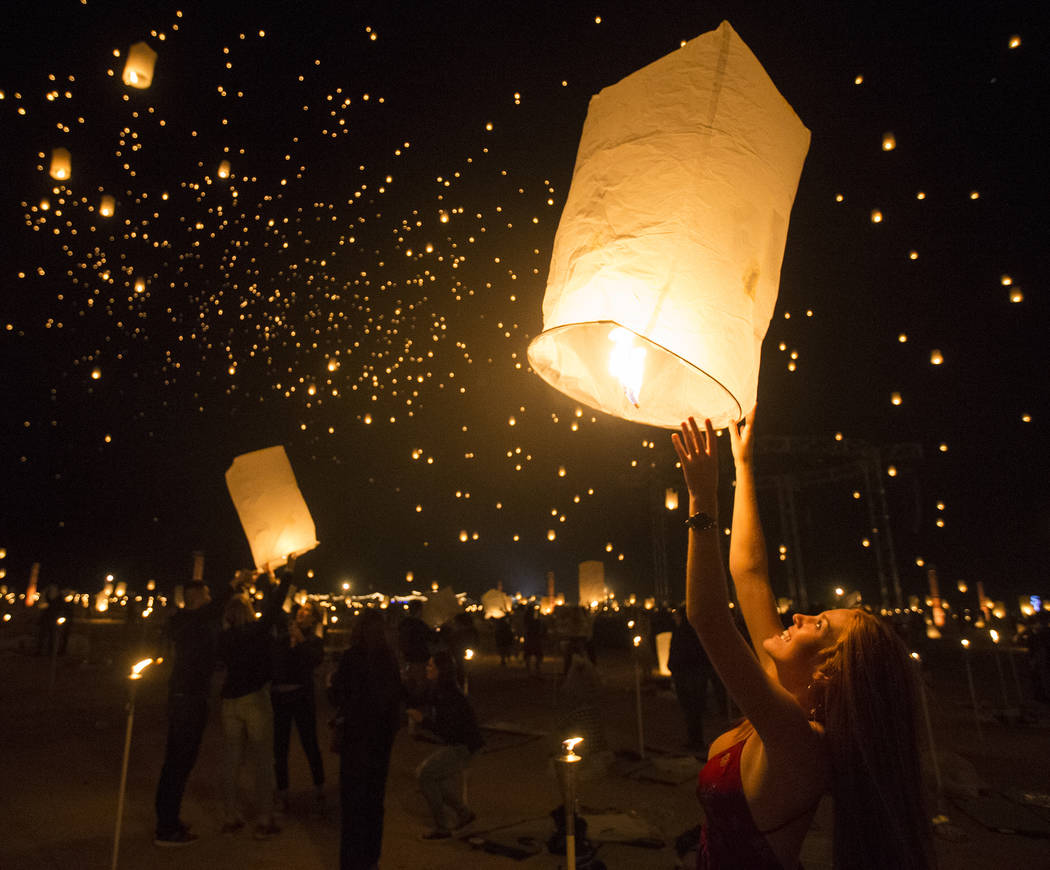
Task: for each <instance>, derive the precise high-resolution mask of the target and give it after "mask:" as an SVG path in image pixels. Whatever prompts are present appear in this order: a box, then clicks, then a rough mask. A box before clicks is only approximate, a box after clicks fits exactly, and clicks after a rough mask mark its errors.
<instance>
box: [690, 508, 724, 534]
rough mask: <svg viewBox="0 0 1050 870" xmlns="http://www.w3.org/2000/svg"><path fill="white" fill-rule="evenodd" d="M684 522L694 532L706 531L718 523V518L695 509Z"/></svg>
mask: <svg viewBox="0 0 1050 870" xmlns="http://www.w3.org/2000/svg"><path fill="white" fill-rule="evenodd" d="M685 524H686V525H687V526H688V527H689V528H691V529H692V530H693V531H694V532H706V531H707V530H708V529H713V528H715V526H717V525H718V520H717V519H715V518H714V517H713V516H711V515H710V514H707V513H704V512H703V511H697V512H696V513H695V514H693V515H692V516H691V517H689V519H687V520H686V521H685Z"/></svg>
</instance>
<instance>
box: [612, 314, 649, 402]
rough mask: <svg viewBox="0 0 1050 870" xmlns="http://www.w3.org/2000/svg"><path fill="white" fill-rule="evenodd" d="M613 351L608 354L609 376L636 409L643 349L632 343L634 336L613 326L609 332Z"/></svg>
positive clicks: (643, 365)
mask: <svg viewBox="0 0 1050 870" xmlns="http://www.w3.org/2000/svg"><path fill="white" fill-rule="evenodd" d="M609 341H611V342H612V343H613V349H612V351H611V352H610V354H609V374H611V375H612V376H613V377H614V378H616V379H617V380H618V381H619V382H620V385H621V386H622V387H623V394H624V396H626V397H627V401H628V402H630V403H631V404H632V405H634V407H636V408H637V407H638V397H639V395H640V394H641V392H642V380H643V378H644V376H645V348H644V347H642V346H640V345H636V344H635V343H634V334H633V333H632V332H631V331H630V330H629V329H624V328H623V327H622V326H614V327H613V328H612V330H610V332H609Z"/></svg>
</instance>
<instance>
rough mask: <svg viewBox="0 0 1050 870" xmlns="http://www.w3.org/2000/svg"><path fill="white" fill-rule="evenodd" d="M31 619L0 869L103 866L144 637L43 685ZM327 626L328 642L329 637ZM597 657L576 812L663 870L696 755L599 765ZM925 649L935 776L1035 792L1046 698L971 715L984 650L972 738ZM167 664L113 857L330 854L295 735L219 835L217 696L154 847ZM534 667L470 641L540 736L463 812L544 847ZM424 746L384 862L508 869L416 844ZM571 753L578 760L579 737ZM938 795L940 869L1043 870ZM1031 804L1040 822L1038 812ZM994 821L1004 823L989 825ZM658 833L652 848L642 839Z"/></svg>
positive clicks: (546, 748)
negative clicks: (652, 765)
mask: <svg viewBox="0 0 1050 870" xmlns="http://www.w3.org/2000/svg"><path fill="white" fill-rule="evenodd" d="M28 633H29V627H28V625H27V624H26V623H25V621H24V620H19V619H15V620H12V622H10V623H4V624H3V625H2V626H0V672H2V675H3V676H2V680H0V739H2V748H0V758H2V759H3V761H2V765H0V870H45V868H47V870H81V868H83V870H95V868H108V867H110V866H111V860H112V851H113V837H114V823H115V815H116V806H117V792H118V784H119V778H120V766H121V758H122V752H123V747H124V737H125V729H126V724H127V713H126V706H125V705H126V699H127V695H128V688H129V682H128V680H127V679H126V674H127V670H126V667H127V662H128V661H130V660H131V659H132V658H133V657H134V656H135V655H137V653H138V649H134V647H138V646H139V645H140V644H142V643H144V642H145V638H143V637H141V636H135V637H132V636H130V635H129V634H128V632H127V631H126V630H125V628H124V627H123V625H122V624H120V623H117V622H95V623H92V624H90V625H86V624H78V625H77V626H75V627H74V637H76V636H79V637H80V638H81V639H82V640H81V641H79V642H76V643H71V646H70V648H69V651H68V652H67V654H66V655H65V656H64V657H61V658H59V659H57V660H56V661H55V668H54V688H53V690H51V691H49V685H50V683H51V668H52V660H51V659H50V658H49V657H47V656H43V657H38V656H34V655H31V654H30V652H29V651H28V650H25V649H22V650H20V649H18V647H19V645H20V644H19V640H20V638H23V639H24V638H25V636H26V635H27V634H28ZM85 639H86V643H85V642H84V640H85ZM331 640H332V641H333V643H332V644H331V645H332V646H333V649H334V647H336V646H338V643H339V640H338V638H332V639H331ZM22 645H23V646H24V643H23V644H22ZM598 654H599V670H600V673H601V675H602V680H603V689H602V692H601V698H600V701H599V710H598V714H599V715H598V721H600V723H601V726H602V727H603V729H604V732H605V737H606V739H607V742H608V745H609V747H610V749H611V750H612V752H610V753H608V754H605V755H599V756H598V757H596V755H598V754H593V753H592V756H591V760H590V761H589V762H585V763H584V769H583V770H582V771H581V776H580V780H581V781H580V784H579V789H578V791H579V798H580V803H581V805H582V807H583V808H584V811H585V815H588V814H595V813H622V814H628V817H629V819H630V823H631V824H634V825H635V826H641V828H642V829H645V830H648V831H649V832H650V834H651V837H650V841H649V842H648V844H647V845H645V846H641V845H630V844H625V843H617V842H604V843H602V845H601V846H600V848H599V852H598V855H599V857H600V858H601V859H602V860H603V861H604V862H605V864H606V866H607V867H608V868H610V870H621V868H622V870H649V868H654V870H655V868H666V870H670V868H673V867H675V866H676V856H675V852H674V849H673V842H674V839H675V837H676V836H678V835H679V834H680V833H682V832H683V831H685V830H686V829H688V828H689V827H691V826H693V825H695V824H697V823H698V820H699V811H698V806H697V803H696V798H695V794H694V788H695V773H694V772H693V770H694V769H695V768H694V769H686V768H688V765H689V762H688V761H681V760H679V761H678V762H676V764H677V765H678V768H679V769H686V778H685V779H684V780H683V781H679V782H676V783H674V784H666V783H662V782H650V781H645V780H639V779H634V778H629V777H628V776H626V775H625V770H626V769H627V768H629V767H631V765H630V764H629V762H627V761H622V762H621V763H620V764H619V765H613V767H612V768H609V767H608V765H607V762H608V761H610V760H611V759H613V758H614V757H615V753H616V752H617V751H622V750H634V751H637V748H638V735H637V724H636V723H637V717H636V709H635V692H634V671H633V664H632V656H631V653H630V652H629V651H628V650H601V649H600V650H599V651H598ZM927 659H928V660H929V669H930V676H929V681H930V684H931V713H932V720H933V725H934V731H935V734H936V740H937V743H938V749H939V750H940V752H941V753H942V754H943V753H952V754H953V757H952V758H946V765H947V769H946V770H945V771H944V772H945V774H946V778H947V779H952V780H954V779H957V778H959V777H963V776H964V774H965V773H966V771H967V770H969V771H970V772H971V774H972V773H973V772H975V773H976V776H977V777H978V778H979V780H980V782H981V784H982V785H983V786H985V787H987V788H988V789H990V790H991V791H993V792H1000V791H1002V792H1016V791H1020V792H1028V793H1037V794H1042V795H1045V794H1046V793H1047V792H1050V753H1048V751H1047V750H1048V749H1050V739H1048V738H1050V730H1048V729H1047V728H1046V727H1045V722H1046V718H1045V711H1043V716H1044V718H1043V723H1044V724H1043V725H1042V726H1040V724H1039V723H1038V722H1037V721H1031V722H1028V723H1027V724H1022V723H1018V722H1014V723H1011V724H1003V723H1001V722H999V721H997V720H993V719H992V717H991V716H990V715H986V714H987V713H989V712H991V707H992V705H994V704H995V703H996V702H997V701H998V703H1000V704H1001V688H1000V684H999V683H998V677H997V675H996V671H995V669H994V668H993V660H992V659H991V658H990V657H989V658H987V659H986V660H983V661H982V660H980V658H979V657H978V658H976V659H975V667H976V683H977V686H978V693H979V695H980V698H981V700H982V701H983V702H984V704H985V706H986V707H987V708H988V709H987V710H985V711H984V713H983V714H982V719H983V721H982V722H981V734H980V735H978V733H977V723H976V722H975V717H974V712H973V708H972V706H971V705H970V703H969V697H970V696H969V692H968V688H967V683H966V679H965V671H964V669H963V666H962V659H961V657H959V656H957V655H954V651H953V650H949V649H948V648H947V647H945V648H944V649H942V650H940V651H937V652H935V653H933V654H931V655H928V656H927ZM167 667H168V665H167V664H161V665H158V666H155V667H154V668H151V669H150V670H149V671H147V674H146V678H145V679H143V680H141V681H140V682H139V684H138V689H137V697H136V704H135V710H134V713H135V716H134V729H133V736H132V744H131V756H130V767H129V775H128V786H127V801H126V808H125V814H124V819H123V834H122V837H121V843H120V853H119V866H120V867H122V868H135V870H139V868H150V870H168V868H211V867H216V868H218V867H227V866H231V865H236V864H238V863H243V864H245V865H248V866H251V867H252V868H253V870H268V868H281V870H286V868H290V867H294V868H296V870H315V868H316V870H320V868H328V870H332V868H336V867H337V866H338V860H337V847H338V792H337V788H336V783H337V780H338V756H336V755H332V754H327V753H326V755H325V765H326V772H327V774H328V782H329V784H328V787H327V809H326V811H325V812H324V813H323V814H319V813H318V812H317V811H316V808H315V807H314V802H313V796H312V788H311V786H310V779H309V774H308V770H307V767H306V762H305V758H304V757H303V754H302V751H301V749H300V747H299V745H298V743H297V738H295V737H293V743H292V752H291V779H292V789H291V806H290V809H289V813H288V815H287V817H286V818H285V820H284V823H283V830H282V832H281V834H280V835H278V836H277V837H275V838H274V839H272V840H269V841H266V842H256V841H254V840H253V839H252V838H251V835H250V832H247V833H246V832H242V833H240V834H238V835H235V836H223V835H221V834H220V833H219V827H220V825H221V822H222V804H221V794H220V782H219V776H220V773H219V771H220V766H221V765H220V762H221V734H220V729H219V723H218V721H217V718H218V717H217V707H218V705H217V704H213V706H212V718H211V721H210V722H209V725H208V729H207V732H206V734H205V739H204V745H203V748H202V751H201V755H200V758H199V760H198V762H197V766H196V768H195V770H194V772H193V775H192V777H191V779H190V783H189V787H188V790H187V794H186V799H185V801H184V803H183V818H184V820H185V821H186V822H187V823H189V824H190V825H191V826H192V828H193V830H194V831H195V832H196V833H198V834H199V835H200V840H199V841H198V842H197V843H195V844H193V845H192V846H189V847H186V848H182V849H158V848H156V847H155V846H154V845H153V842H152V834H153V824H154V815H153V794H154V789H155V787H156V782H157V776H158V773H159V771H160V766H161V762H162V756H163V751H164V734H165V727H166V722H165V710H164V700H165V693H166V682H167V676H168V672H167ZM544 667H545V671H546V675H545V676H544V677H542V678H537V677H535V676H530V675H529V674H527V672H526V671H525V669H524V668H523V667H522V665H521V664H520V663H519V662H516V661H515V662H513V663H512V664H511V665H510V666H508V667H501V666H500V664H499V661H498V659H497V657H496V656H495V655H494V653H492V652H491V650H489V651H486V650H485V648H484V644H483V649H482V651H481V653H480V655H479V656H478V657H477V658H476V659H475V661H474V662H473V663H472V666H471V673H470V693H471V698H472V699H473V701H474V704H475V706H476V708H477V711H478V717H479V720H480V721H481V722H482V723H490V724H491V723H510V724H512V725H513V726H515V727H516V728H518V729H520V730H522V731H528V732H542V734H544V735H546V736H533V735H531V734H511V733H507V732H506V731H490V732H487V738H488V744H487V746H486V749H485V750H484V751H483V752H482V753H481V754H480V755H478V756H476V757H475V759H474V761H473V765H472V768H471V770H470V773H469V777H468V781H467V789H468V796H469V801H470V803H471V805H472V807H473V808H474V810H475V811H476V813H477V816H478V818H477V821H476V822H475V823H474V824H473V825H472V826H471V827H470V828H469V829H468V832H469V833H472V834H476V835H480V836H485V835H486V832H493V833H492V834H491V838H493V839H501V840H502V841H504V842H506V841H507V840H508V837H509V838H510V841H511V842H513V841H514V840H515V838H516V837H517V836H526V835H528V836H531V837H532V838H533V840H534V841H536V842H538V843H539V844H540V845H542V844H543V843H544V841H545V840H546V837H547V836H548V835H549V834H550V833H551V832H552V831H553V825H552V823H551V822H550V819H549V817H548V813H549V812H550V811H551V810H552V809H553V808H555V807H556V806H557V805H558V804H560V802H561V798H560V794H559V790H558V785H557V781H556V778H555V775H554V772H553V765H552V762H551V760H550V759H551V755H552V753H553V752H554V749H555V747H556V741H557V738H558V735H559V734H560V726H561V725H562V724H563V721H564V715H565V710H564V700H565V699H564V698H559V695H558V692H557V691H556V684H557V680H556V671H559V670H560V667H561V661H560V658H557V659H555V658H548V659H547V661H546V662H545V666H544ZM711 701H712V703H711V704H710V705H709V712H708V720H707V723H706V725H707V734H708V736H709V738H710V737H713V736H715V735H716V734H717V733H718V730H719V729H720V728H722V727H724V725H725V724H726V719H725V714H723V713H721V712H719V710H718V705H717V704H716V703H714V701H715V699H714V698H712V699H711ZM322 706H323V702H322ZM642 706H643V723H644V730H645V743H646V746H647V747H649V749H648V750H647V754H648V755H649V756H650V757H654V756H655V757H656V758H659V759H663V758H671V757H673V756H675V755H679V756H680V755H682V749H683V744H684V740H685V731H684V727H683V725H682V722H681V717H680V714H679V711H678V707H677V704H676V702H675V700H674V696H673V694H672V693H671V692H670V690H669V688H668V687H667V686H666V685H665V684H663V683H661V681H659V680H649V681H647V682H646V683H645V685H644V690H643V697H642ZM322 742H324V736H323V735H322ZM430 749H431V747H430V746H428V745H427V744H425V743H421V742H418V741H416V740H414V739H412V737H411V736H410V735H409V734H408V733H407V732H406V731H404V730H402V732H401V733H400V734H399V735H398V738H397V742H396V744H395V746H394V752H393V758H392V762H391V771H390V777H389V781H388V785H387V795H386V817H385V833H384V841H383V858H382V867H383V868H384V870H401V868H404V870H409V868H411V870H417V868H428V870H463V868H464V867H470V868H475V867H476V868H505V870H509V868H511V867H513V866H515V865H516V864H517V863H519V862H518V861H516V860H515V859H513V858H510V857H504V856H501V855H495V854H488V853H486V852H484V851H481V850H479V849H477V848H473V847H472V846H471V845H470V844H469V843H467V842H464V841H462V840H459V839H456V840H452V841H444V842H440V843H424V842H421V841H420V840H419V835H420V834H421V833H422V832H423V831H424V830H426V828H427V827H428V813H427V809H426V805H425V803H424V801H423V798H422V796H421V795H420V793H419V791H418V789H417V787H416V784H415V780H414V776H413V771H414V769H415V767H416V765H417V764H418V763H419V762H420V761H421V760H422V759H423V758H424V757H425V756H426V755H427V754H428V752H429V751H430ZM580 749H581V754H583V755H584V757H585V758H587V757H588V749H589V747H587V746H586V745H583V746H581V748H580ZM960 759H962V760H960ZM599 762H601V763H599ZM967 762H969V764H970V765H972V768H969V767H968V766H967V764H966V763H967ZM683 766H684V767H683ZM944 809H945V810H946V815H947V816H948V817H949V819H950V824H948V825H944V826H941V828H940V831H941V836H939V837H938V840H937V847H938V853H939V856H940V859H941V867H942V868H948V870H955V868H958V870H969V868H974V870H976V868H988V867H996V866H1002V867H1025V868H1027V870H1040V868H1043V870H1047V868H1050V849H1048V848H1047V847H1048V843H1047V840H1046V839H1040V838H1037V837H1032V836H1022V835H1016V834H1005V833H996V832H993V831H991V830H988V829H987V828H986V827H984V826H982V825H981V824H980V823H978V822H977V821H975V820H974V819H972V818H970V817H969V816H967V815H966V814H965V813H964V812H962V811H961V810H960V809H959V808H958V807H957V806H956V805H954V804H951V803H946V804H945V805H944ZM1041 812H1042V814H1043V817H1044V818H1046V817H1047V811H1046V810H1042V811H1041ZM1023 814H1024V813H1023V811H1022V815H1023ZM592 817H593V816H592ZM620 818H621V820H622V819H623V818H624V817H623V816H621V817H620ZM999 826H1000V827H1003V825H1002V824H1001V822H1000V825H999ZM508 832H509V833H508ZM830 836H831V819H830V807H829V806H823V805H822V807H821V810H820V811H819V813H818V817H817V819H816V822H815V824H814V827H813V830H812V831H811V833H810V836H809V837H808V839H807V841H806V846H805V849H804V851H803V856H802V857H803V863H804V865H805V866H806V868H807V870H830V867H831V858H830V853H831V845H830V842H831V841H830ZM660 841H662V842H664V843H665V845H664V846H663V847H657V846H658V845H659V842H660ZM520 863H521V864H522V865H524V866H526V867H531V868H535V870H541V868H554V867H560V866H563V865H564V858H563V857H558V856H554V855H551V854H550V853H549V852H547V850H546V848H542V849H541V851H540V852H539V853H538V854H536V855H535V856H533V857H529V858H526V859H523V860H521V861H520Z"/></svg>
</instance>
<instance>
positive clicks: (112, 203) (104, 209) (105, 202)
mask: <svg viewBox="0 0 1050 870" xmlns="http://www.w3.org/2000/svg"><path fill="white" fill-rule="evenodd" d="M116 205H117V202H116V200H115V199H113V197H112V196H110V195H109V194H108V193H107V194H105V195H104V196H103V197H102V199H101V200H100V201H99V204H98V213H99V214H100V215H101V216H102V217H113V210H114V209H115V208H116Z"/></svg>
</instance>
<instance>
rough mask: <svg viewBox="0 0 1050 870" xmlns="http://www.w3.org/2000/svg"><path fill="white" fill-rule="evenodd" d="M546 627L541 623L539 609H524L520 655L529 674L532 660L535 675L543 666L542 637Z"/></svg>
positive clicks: (533, 607) (532, 607) (531, 607)
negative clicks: (534, 664)
mask: <svg viewBox="0 0 1050 870" xmlns="http://www.w3.org/2000/svg"><path fill="white" fill-rule="evenodd" d="M546 628H547V627H546V625H544V623H543V621H542V617H541V616H540V612H539V608H538V607H535V606H528V607H526V608H525V618H524V623H523V631H522V638H523V642H522V655H523V657H524V659H525V670H527V671H528V672H529V673H530V674H531V673H532V672H533V668H532V660H533V659H535V660H536V674H537V675H539V673H540V668H541V667H542V666H543V636H544V634H546Z"/></svg>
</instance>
